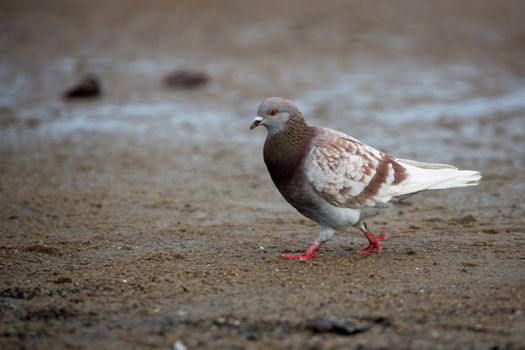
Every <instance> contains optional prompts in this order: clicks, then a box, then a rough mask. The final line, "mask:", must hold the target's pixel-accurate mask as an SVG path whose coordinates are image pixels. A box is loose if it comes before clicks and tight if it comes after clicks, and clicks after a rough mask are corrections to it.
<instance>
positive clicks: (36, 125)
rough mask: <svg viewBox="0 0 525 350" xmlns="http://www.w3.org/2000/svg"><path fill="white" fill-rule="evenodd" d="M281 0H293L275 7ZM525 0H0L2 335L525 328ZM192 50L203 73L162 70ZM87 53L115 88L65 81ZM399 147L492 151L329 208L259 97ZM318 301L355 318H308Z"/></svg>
mask: <svg viewBox="0 0 525 350" xmlns="http://www.w3.org/2000/svg"><path fill="white" fill-rule="evenodd" d="M276 8H278V9H279V11H277V10H276ZM524 12H525V9H524V6H523V4H522V3H521V2H519V1H515V2H512V1H502V2H491V1H476V2H470V1H460V2H457V1H445V2H436V3H432V4H430V3H426V2H425V3H421V2H405V1H402V2H399V3H397V2H396V4H394V3H387V2H385V3H377V4H369V3H367V2H347V1H332V0H331V1H323V3H322V4H317V5H315V6H313V5H312V6H305V5H304V3H303V2H299V1H290V2H287V3H286V4H280V2H268V3H264V4H262V3H259V2H255V1H254V2H251V1H227V2H223V3H221V4H218V3H216V2H213V1H200V2H199V5H197V4H195V3H194V2H190V1H178V2H176V3H171V2H164V1H155V2H152V3H148V4H146V3H143V2H139V1H126V2H114V3H112V4H111V5H108V4H105V3H103V2H100V3H98V2H93V1H90V2H89V3H76V4H71V3H70V2H65V1H49V2H46V4H43V3H37V4H31V5H29V4H28V5H22V4H20V3H19V2H14V1H12V2H9V1H8V2H3V3H2V5H0V33H2V34H1V35H0V50H1V51H2V55H0V89H1V90H2V94H1V96H0V164H1V166H0V208H1V215H0V235H1V236H0V237H1V238H0V239H1V241H0V317H1V322H0V347H1V348H2V349H18V348H35V349H46V348H53V349H62V348H86V349H93V348H172V347H173V344H174V342H175V341H176V340H180V341H182V342H183V343H184V344H185V345H186V346H187V348H188V349H200V348H217V349H225V348H228V349H233V348H235V349H237V348H238V349H244V348H247V349H269V348H289V349H299V348H300V349H304V348H309V349H368V348H372V349H379V348H412V349H440V348H442V349H523V348H525V335H524V334H525V316H524V314H523V313H524V311H525V288H524V287H525V222H524V219H523V217H524V216H525V205H524V204H523V193H524V185H523V183H525V175H524V173H523V168H524V165H525V151H524V150H525V60H523V57H525V42H524V40H523V39H524V38H525V24H524V22H523V19H522V14H523V13H524ZM179 68H185V69H195V70H198V71H202V72H205V73H206V74H208V75H209V76H210V82H209V83H208V84H207V85H206V86H204V87H201V88H197V89H193V90H190V91H178V90H176V91H174V90H169V89H167V88H166V87H165V86H163V84H162V78H163V77H164V75H165V74H166V73H168V72H170V71H172V70H174V69H179ZM87 73H93V74H96V75H98V76H99V77H100V79H101V82H102V86H103V95H102V97H101V98H99V99H95V100H92V101H85V102H82V101H80V102H78V101H77V102H68V101H64V100H63V99H62V98H61V94H62V93H63V92H64V91H65V90H66V89H67V88H68V87H70V86H71V85H72V84H74V83H75V82H76V81H78V79H80V78H81V77H82V76H84V75H85V74H87ZM271 95H277V96H284V97H287V98H289V99H292V100H293V101H296V102H297V104H298V105H299V106H300V107H301V108H302V109H303V111H304V112H305V115H306V118H307V120H308V121H309V122H310V123H311V124H314V125H322V126H327V127H332V128H336V129H339V130H342V131H345V132H347V133H349V134H351V135H352V136H355V137H357V138H359V139H361V140H363V141H365V142H367V143H369V144H371V145H373V146H374V147H377V148H379V149H382V150H386V151H389V152H391V153H392V154H394V155H396V156H399V157H401V158H411V159H416V160H420V161H428V162H447V163H452V164H455V165H456V166H458V167H461V168H465V169H475V170H480V171H481V172H482V173H483V175H484V178H483V182H482V184H481V185H480V186H479V187H477V188H466V189H458V190H447V191H439V192H431V193H425V194H422V195H419V196H417V197H414V198H413V199H410V200H409V201H407V202H405V203H404V204H403V205H400V206H396V207H394V208H392V209H390V210H389V211H388V212H387V213H385V215H382V216H378V217H376V218H374V219H372V220H370V222H369V226H370V227H371V228H372V230H375V231H377V232H383V231H387V232H388V234H389V240H387V241H386V242H385V244H384V245H383V247H384V251H383V253H382V254H381V255H375V254H374V255H370V256H362V255H358V254H355V251H356V250H357V249H360V248H362V247H364V246H365V245H366V244H365V243H366V242H365V240H364V239H363V238H362V237H361V236H360V234H359V233H358V231H357V230H353V229H347V230H345V231H344V232H338V233H337V234H336V235H335V237H334V239H333V240H332V241H331V242H329V243H328V244H326V246H324V247H323V249H322V253H323V256H322V257H321V258H320V259H315V260H311V261H308V262H296V261H286V260H283V259H281V258H280V254H282V253H285V252H290V251H293V252H295V251H302V250H303V249H305V248H306V247H308V245H309V244H311V242H312V241H313V239H315V237H316V235H317V227H316V226H315V225H314V224H313V223H312V222H310V221H309V220H307V219H305V218H303V217H301V216H300V215H299V214H298V213H296V212H295V211H294V210H293V209H292V208H290V207H289V206H288V205H287V204H286V203H285V202H284V200H283V199H282V198H281V197H280V195H279V194H278V192H277V190H276V189H275V188H274V186H273V184H272V183H271V180H270V178H269V176H268V174H267V172H266V169H265V167H264V164H263V160H262V144H263V142H264V132H263V130H259V129H257V130H255V131H254V132H251V133H250V132H249V131H248V127H249V125H250V123H251V121H252V119H253V116H254V113H255V109H256V107H257V104H258V102H259V101H260V100H261V99H262V98H264V97H266V96H271ZM316 319H333V320H346V321H348V322H349V323H351V324H355V325H365V331H363V332H360V333H357V334H354V335H340V334H335V333H331V332H321V333H317V332H315V331H314V329H313V328H312V323H311V322H312V321H313V320H316Z"/></svg>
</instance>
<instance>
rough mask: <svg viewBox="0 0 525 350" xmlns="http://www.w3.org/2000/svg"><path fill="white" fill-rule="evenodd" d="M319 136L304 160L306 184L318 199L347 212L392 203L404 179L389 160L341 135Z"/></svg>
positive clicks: (324, 132) (325, 131) (330, 132)
mask: <svg viewBox="0 0 525 350" xmlns="http://www.w3.org/2000/svg"><path fill="white" fill-rule="evenodd" d="M321 132H322V133H321V135H319V136H318V137H316V139H315V141H314V144H313V147H312V149H311V151H310V154H309V156H308V157H307V158H306V160H305V161H306V163H305V170H306V177H307V180H308V181H309V182H310V184H311V185H312V187H313V188H314V190H315V191H316V192H317V193H318V194H319V195H321V196H322V197H323V198H324V199H325V200H327V201H328V202H330V203H332V204H334V205H336V206H339V207H347V208H362V207H373V206H378V205H380V204H384V203H386V202H388V201H389V200H390V199H392V196H393V195H394V193H395V190H394V189H395V187H397V186H396V185H397V184H398V183H400V182H401V181H402V180H403V179H404V177H405V174H404V168H403V167H402V166H401V165H400V164H399V163H397V162H396V161H395V159H394V158H393V157H391V156H390V155H388V154H386V153H383V152H380V151H378V150H376V149H374V148H372V147H370V146H367V145H365V144H364V143H361V142H360V141H358V140H356V139H354V138H352V137H350V136H347V135H345V134H343V133H341V132H336V131H334V130H330V129H321Z"/></svg>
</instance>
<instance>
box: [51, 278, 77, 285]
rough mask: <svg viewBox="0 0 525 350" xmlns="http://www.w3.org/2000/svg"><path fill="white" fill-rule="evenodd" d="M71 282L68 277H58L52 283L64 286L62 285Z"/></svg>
mask: <svg viewBox="0 0 525 350" xmlns="http://www.w3.org/2000/svg"><path fill="white" fill-rule="evenodd" d="M71 282H73V280H72V279H71V278H69V277H59V278H57V279H56V280H54V281H53V283H55V284H64V283H71Z"/></svg>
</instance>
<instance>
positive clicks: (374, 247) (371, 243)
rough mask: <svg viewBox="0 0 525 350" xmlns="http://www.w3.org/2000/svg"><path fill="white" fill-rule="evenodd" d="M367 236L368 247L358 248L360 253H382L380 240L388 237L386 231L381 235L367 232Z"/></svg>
mask: <svg viewBox="0 0 525 350" xmlns="http://www.w3.org/2000/svg"><path fill="white" fill-rule="evenodd" d="M365 237H366V239H368V247H366V248H364V249H361V250H358V251H357V253H359V254H370V253H373V252H376V253H377V254H379V253H381V251H382V250H383V248H381V244H380V243H379V241H380V240H382V239H386V233H382V234H379V235H373V234H371V233H369V232H365Z"/></svg>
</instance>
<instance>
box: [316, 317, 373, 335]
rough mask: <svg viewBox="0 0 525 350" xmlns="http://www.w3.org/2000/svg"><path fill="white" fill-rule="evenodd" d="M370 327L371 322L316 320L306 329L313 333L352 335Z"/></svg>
mask: <svg viewBox="0 0 525 350" xmlns="http://www.w3.org/2000/svg"><path fill="white" fill-rule="evenodd" d="M371 327H372V323H371V322H361V323H355V322H353V321H343V320H330V319H316V320H312V321H310V323H309V324H308V328H309V329H310V330H312V331H314V332H315V333H337V334H340V335H354V334H357V333H361V332H366V331H367V330H369V329H370V328H371Z"/></svg>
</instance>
